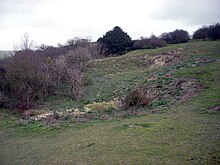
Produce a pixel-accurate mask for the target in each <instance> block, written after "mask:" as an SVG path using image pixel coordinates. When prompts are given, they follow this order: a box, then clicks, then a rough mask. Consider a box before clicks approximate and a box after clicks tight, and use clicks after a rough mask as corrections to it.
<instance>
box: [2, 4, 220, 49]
mask: <svg viewBox="0 0 220 165" xmlns="http://www.w3.org/2000/svg"><path fill="white" fill-rule="evenodd" d="M219 9H220V1H219V0H0V49H1V50H2V49H4V50H10V49H13V45H14V44H16V43H18V42H19V41H20V39H21V36H22V35H23V34H24V33H25V32H27V33H29V35H30V36H31V37H32V38H33V39H34V41H35V42H36V43H37V44H41V43H44V44H48V45H57V44H58V43H61V44H63V43H65V41H67V40H68V39H70V38H73V37H74V36H79V37H88V36H90V37H91V38H92V39H93V41H95V40H97V39H98V38H99V37H101V36H102V35H103V34H105V32H107V31H108V30H111V29H112V28H113V27H114V26H120V27H121V28H122V29H123V30H124V31H126V32H127V33H128V34H129V35H130V36H131V37H132V39H137V38H139V37H141V36H146V37H148V36H150V34H151V33H152V32H153V33H154V34H156V35H160V34H161V33H162V32H169V31H173V30H175V29H180V28H181V29H185V30H187V31H189V32H190V33H191V34H192V33H193V31H195V30H196V29H197V28H198V27H200V26H202V25H204V24H211V23H216V22H220V12H219V11H220V10H219Z"/></svg>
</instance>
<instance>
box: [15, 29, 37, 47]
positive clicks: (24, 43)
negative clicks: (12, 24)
mask: <svg viewBox="0 0 220 165" xmlns="http://www.w3.org/2000/svg"><path fill="white" fill-rule="evenodd" d="M34 48H35V43H34V41H33V40H32V39H31V38H30V36H29V34H28V33H26V32H25V33H24V35H23V36H22V38H21V41H20V43H19V44H18V45H15V46H14V49H15V50H32V49H34Z"/></svg>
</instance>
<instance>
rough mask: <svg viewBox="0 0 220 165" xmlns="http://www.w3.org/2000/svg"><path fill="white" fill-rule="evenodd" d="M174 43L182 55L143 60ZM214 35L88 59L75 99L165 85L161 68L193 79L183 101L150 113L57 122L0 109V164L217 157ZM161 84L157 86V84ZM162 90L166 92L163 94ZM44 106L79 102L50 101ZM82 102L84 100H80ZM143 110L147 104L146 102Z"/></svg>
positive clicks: (218, 54) (219, 84)
mask: <svg viewBox="0 0 220 165" xmlns="http://www.w3.org/2000/svg"><path fill="white" fill-rule="evenodd" d="M172 50H181V52H182V54H183V55H184V56H183V57H181V59H177V61H175V62H173V63H171V64H169V65H164V66H155V67H150V66H149V64H148V63H146V60H145V58H146V57H147V55H154V54H160V53H162V52H167V51H168V52H169V51H172ZM219 64H220V42H219V41H216V42H208V41H206V42H191V43H186V44H178V45H169V46H167V47H165V48H160V49H156V50H138V51H133V52H129V53H128V54H126V55H123V56H120V57H112V58H106V59H101V60H95V61H92V62H91V64H90V65H91V69H90V70H87V71H86V72H85V76H86V77H87V79H88V85H87V86H86V91H87V95H86V96H85V98H84V100H82V103H81V104H86V103H92V102H93V101H96V102H101V101H109V100H112V99H113V98H115V97H120V96H123V95H124V94H126V93H127V92H129V91H130V90H132V89H135V88H137V87H140V86H148V85H151V84H150V81H148V80H149V78H151V77H152V76H155V75H156V76H157V77H158V79H157V80H156V81H155V82H154V83H158V84H161V85H162V86H166V84H167V80H166V79H165V78H164V77H165V76H164V75H167V74H169V75H170V74H171V75H172V77H173V78H175V79H180V78H182V79H195V80H196V81H197V82H198V83H199V84H201V86H202V87H201V89H200V90H199V91H198V92H197V93H196V95H194V97H190V98H189V99H188V100H187V101H179V102H176V103H175V104H172V103H170V104H165V105H164V106H160V107H159V106H157V105H156V104H155V108H156V109H157V110H158V111H156V113H148V114H147V115H145V116H139V117H135V116H128V117H126V118H114V119H108V120H92V121H90V122H88V123H78V124H74V123H67V124H65V125H63V126H60V127H55V128H54V127H49V126H45V125H43V124H42V123H40V122H34V121H31V122H28V124H25V123H22V122H20V119H19V118H18V116H17V115H16V114H12V113H10V112H8V111H6V110H1V112H0V164H2V165H4V164H6V165H8V164H181V165H182V164H220V112H219V106H220V67H219V66H220V65H219ZM162 89H163V88H162ZM165 94H166V93H165ZM52 103H53V104H52ZM52 103H50V104H46V105H45V106H48V105H50V107H47V108H48V109H62V108H66V107H68V108H70V107H78V106H79V105H77V104H76V103H75V102H72V101H70V100H62V101H54V102H52ZM82 106H83V105H82ZM146 111H148V109H146Z"/></svg>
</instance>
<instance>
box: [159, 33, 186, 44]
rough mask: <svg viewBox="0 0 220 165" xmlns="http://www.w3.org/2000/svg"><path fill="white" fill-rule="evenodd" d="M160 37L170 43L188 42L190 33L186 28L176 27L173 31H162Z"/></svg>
mask: <svg viewBox="0 0 220 165" xmlns="http://www.w3.org/2000/svg"><path fill="white" fill-rule="evenodd" d="M160 38H161V39H163V40H164V41H166V43H168V44H178V43H186V42H188V41H189V39H190V36H189V33H188V32H187V31H185V30H182V29H181V30H179V29H176V30H174V31H173V32H169V33H162V34H161V35H160Z"/></svg>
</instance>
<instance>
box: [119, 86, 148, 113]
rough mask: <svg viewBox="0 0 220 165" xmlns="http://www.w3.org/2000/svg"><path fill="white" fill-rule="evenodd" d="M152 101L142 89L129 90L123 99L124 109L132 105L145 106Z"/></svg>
mask: <svg viewBox="0 0 220 165" xmlns="http://www.w3.org/2000/svg"><path fill="white" fill-rule="evenodd" d="M150 102H151V98H149V97H147V96H146V95H145V93H144V92H143V91H142V90H141V89H137V90H134V91H131V92H129V93H128V94H127V95H126V96H125V98H124V99H123V100H122V109H128V108H131V107H144V106H147V105H148V104H149V103H150Z"/></svg>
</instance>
